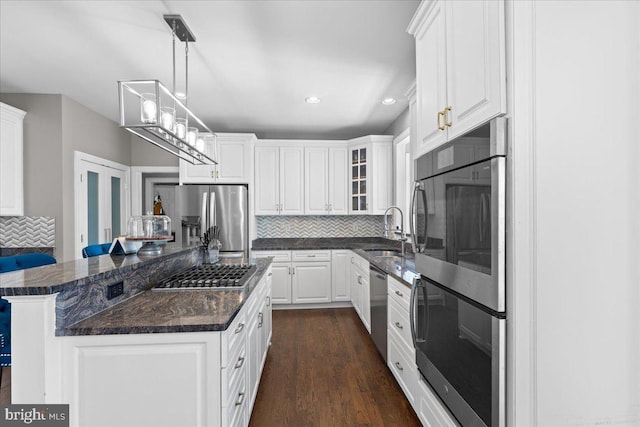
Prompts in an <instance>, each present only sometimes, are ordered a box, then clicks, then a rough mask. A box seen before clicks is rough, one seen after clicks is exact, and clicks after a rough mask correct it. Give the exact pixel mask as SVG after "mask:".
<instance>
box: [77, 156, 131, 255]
mask: <svg viewBox="0 0 640 427" xmlns="http://www.w3.org/2000/svg"><path fill="white" fill-rule="evenodd" d="M83 161H85V162H90V163H94V164H96V165H100V166H104V167H107V168H111V169H115V170H119V171H121V172H123V173H124V191H125V194H124V197H123V200H124V204H125V206H124V212H125V217H124V223H125V224H126V222H127V218H129V217H130V216H131V196H130V194H131V191H130V188H129V181H130V170H131V168H130V167H129V166H127V165H123V164H121V163H117V162H114V161H111V160H107V159H103V158H101V157H98V156H94V155H92V154H87V153H83V152H82V151H77V150H74V152H73V200H74V229H75V233H74V237H73V239H74V242H75V244H74V247H75V250H74V259H75V258H79V257H80V256H81V251H82V248H83V247H84V246H86V244H85V243H86V242H80V234H81V231H82V230H80V216H81V215H80V209H81V206H80V200H81V188H82V183H81V182H80V169H81V162H83Z"/></svg>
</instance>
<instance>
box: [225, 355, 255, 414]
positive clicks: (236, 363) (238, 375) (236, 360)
mask: <svg viewBox="0 0 640 427" xmlns="http://www.w3.org/2000/svg"><path fill="white" fill-rule="evenodd" d="M237 350H238V351H237V352H236V353H233V355H232V356H230V357H229V364H228V365H227V366H226V367H224V368H222V369H221V374H222V375H221V389H222V390H236V389H237V388H238V383H240V382H243V383H244V378H245V371H246V365H247V363H248V362H249V361H247V360H246V356H247V351H246V346H244V345H243V346H240V347H239V348H238V349H237ZM223 404H224V401H223Z"/></svg>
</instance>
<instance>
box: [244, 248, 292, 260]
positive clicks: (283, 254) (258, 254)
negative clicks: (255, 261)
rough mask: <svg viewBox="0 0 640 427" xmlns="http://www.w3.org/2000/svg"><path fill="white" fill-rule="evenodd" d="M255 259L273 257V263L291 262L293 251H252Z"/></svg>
mask: <svg viewBox="0 0 640 427" xmlns="http://www.w3.org/2000/svg"><path fill="white" fill-rule="evenodd" d="M252 255H253V257H254V258H269V257H273V262H289V261H291V251H252Z"/></svg>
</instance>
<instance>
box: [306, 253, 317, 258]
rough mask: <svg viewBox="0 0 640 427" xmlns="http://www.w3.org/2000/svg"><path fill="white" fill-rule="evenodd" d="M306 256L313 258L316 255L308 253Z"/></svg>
mask: <svg viewBox="0 0 640 427" xmlns="http://www.w3.org/2000/svg"><path fill="white" fill-rule="evenodd" d="M307 256H308V257H309V258H315V257H316V255H315V254H309V255H307Z"/></svg>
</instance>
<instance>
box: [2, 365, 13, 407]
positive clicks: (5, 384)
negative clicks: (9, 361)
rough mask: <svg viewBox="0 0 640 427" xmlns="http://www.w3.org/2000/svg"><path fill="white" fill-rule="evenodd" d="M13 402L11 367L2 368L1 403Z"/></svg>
mask: <svg viewBox="0 0 640 427" xmlns="http://www.w3.org/2000/svg"><path fill="white" fill-rule="evenodd" d="M10 403H11V368H2V384H1V386H0V404H7V405H8V404H10Z"/></svg>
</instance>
